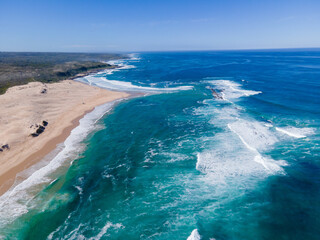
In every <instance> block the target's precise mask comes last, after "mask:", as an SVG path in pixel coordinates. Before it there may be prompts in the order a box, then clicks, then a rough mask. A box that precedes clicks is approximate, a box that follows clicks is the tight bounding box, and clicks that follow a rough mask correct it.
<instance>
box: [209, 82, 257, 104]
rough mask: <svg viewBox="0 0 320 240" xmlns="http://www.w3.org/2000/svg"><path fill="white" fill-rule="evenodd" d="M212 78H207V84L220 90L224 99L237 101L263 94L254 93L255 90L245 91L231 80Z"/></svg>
mask: <svg viewBox="0 0 320 240" xmlns="http://www.w3.org/2000/svg"><path fill="white" fill-rule="evenodd" d="M209 79H210V78H206V80H207V82H208V83H210V84H211V85H213V86H215V87H216V88H217V89H218V90H220V92H221V94H222V97H223V98H224V99H228V100H231V99H237V98H241V97H249V96H252V95H257V94H260V93H262V92H261V91H253V90H245V89H242V87H241V84H239V83H236V82H233V81H231V80H223V79H220V80H209Z"/></svg>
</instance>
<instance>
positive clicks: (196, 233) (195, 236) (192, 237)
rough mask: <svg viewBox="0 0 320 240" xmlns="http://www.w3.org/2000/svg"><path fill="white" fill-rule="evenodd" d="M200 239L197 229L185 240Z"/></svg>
mask: <svg viewBox="0 0 320 240" xmlns="http://www.w3.org/2000/svg"><path fill="white" fill-rule="evenodd" d="M200 239H201V237H200V234H199V232H198V229H194V230H193V231H192V232H191V234H190V236H189V237H188V238H187V240H200Z"/></svg>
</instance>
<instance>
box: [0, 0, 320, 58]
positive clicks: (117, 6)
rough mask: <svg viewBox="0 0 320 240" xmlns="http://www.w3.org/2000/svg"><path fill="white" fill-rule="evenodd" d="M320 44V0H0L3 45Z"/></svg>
mask: <svg viewBox="0 0 320 240" xmlns="http://www.w3.org/2000/svg"><path fill="white" fill-rule="evenodd" d="M295 47H320V0H303V1H302V0H301V1H300V0H251V1H250V0H243V1H242V0H192V1H189V0H161V1H160V0H158V1H156V0H111V1H109V0H87V1H84V0H41V1H40V0H39V1H38V0H20V1H18V0H0V51H71V52H82V51H85V52H87V51H90V52H99V51H103V52H107V51H143V50H145V51H149V50H160V51H162V50H209V49H212V50H214V49H259V48H295Z"/></svg>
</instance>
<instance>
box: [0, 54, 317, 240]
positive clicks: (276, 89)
mask: <svg viewBox="0 0 320 240" xmlns="http://www.w3.org/2000/svg"><path fill="white" fill-rule="evenodd" d="M319 57H320V52H257V51H251V52H243V51H237V52H187V53H183V52H179V53H143V54H136V55H134V56H133V58H132V59H131V60H124V61H118V62H116V63H117V64H122V66H123V67H122V69H120V70H116V71H108V72H105V73H101V74H98V75H96V76H92V77H87V78H84V79H80V81H83V82H87V83H89V84H92V85H97V86H100V87H106V88H111V89H119V90H127V91H128V90H131V91H135V92H137V91H140V92H146V93H148V94H149V95H147V96H144V97H138V98H134V99H129V100H125V101H122V102H120V103H117V104H116V106H115V107H114V108H113V109H112V110H111V111H109V112H108V113H107V114H106V115H104V117H102V118H100V117H101V115H102V113H103V112H106V111H107V109H109V108H110V106H105V108H101V109H100V110H99V109H98V110H97V111H96V113H94V114H92V115H89V116H88V117H87V118H88V119H87V120H84V121H83V125H82V126H83V128H82V132H81V131H80V130H81V129H80V130H79V129H78V130H77V131H75V132H74V134H73V135H72V136H73V137H72V138H71V140H70V141H69V142H67V143H66V145H67V150H64V151H65V153H64V155H63V157H61V156H60V158H58V159H56V162H52V165H53V163H56V164H57V165H54V167H53V166H52V165H50V167H52V168H51V169H50V170H48V169H40V170H39V171H40V172H36V173H37V174H38V176H40V177H38V178H34V179H33V181H31V180H32V179H31V180H30V178H29V179H28V180H27V181H25V182H22V183H20V184H19V185H18V186H17V187H16V191H13V192H11V193H8V194H7V195H5V196H2V197H1V198H0V215H1V218H0V219H1V221H0V234H1V235H2V236H3V238H4V239H187V238H188V237H189V239H199V237H200V238H201V239H216V240H219V239H319V236H320V230H319V229H320V217H319V216H320V190H319V189H320V177H319V173H320V168H319V166H320V162H319V156H320V147H319V143H320V141H319V139H320V138H319V136H320V135H319V123H320V97H319V93H320V82H319V80H320V68H319V66H320V62H319V61H318V59H319ZM208 87H211V88H214V89H216V90H218V91H220V92H221V95H222V96H223V99H214V98H213V96H212V94H211V90H210V89H209V88H208ZM99 118H100V119H99ZM97 119H99V120H97ZM79 131H80V132H79ZM88 132H91V133H90V134H89V135H88V136H87V134H88ZM77 134H78V135H77ZM85 136H87V137H85ZM47 168H48V167H47ZM41 171H42V172H41ZM39 173H42V174H43V175H39ZM10 194H11V195H10ZM9 195H10V196H9Z"/></svg>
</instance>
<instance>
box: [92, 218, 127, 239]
mask: <svg viewBox="0 0 320 240" xmlns="http://www.w3.org/2000/svg"><path fill="white" fill-rule="evenodd" d="M109 228H116V229H119V228H123V225H122V224H120V223H116V224H113V223H111V222H108V223H107V224H106V225H105V226H104V227H103V228H102V229H101V230H100V232H99V233H98V234H97V235H96V236H94V237H91V238H89V240H99V239H101V238H102V237H103V236H104V235H105V234H106V233H107V231H108V229H109Z"/></svg>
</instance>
